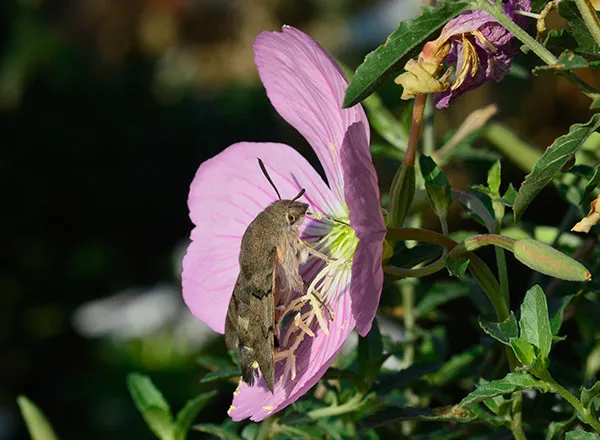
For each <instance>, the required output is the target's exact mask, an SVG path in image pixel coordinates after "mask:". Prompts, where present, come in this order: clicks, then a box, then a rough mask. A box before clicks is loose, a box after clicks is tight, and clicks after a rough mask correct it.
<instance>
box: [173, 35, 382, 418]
mask: <svg viewBox="0 0 600 440" xmlns="http://www.w3.org/2000/svg"><path fill="white" fill-rule="evenodd" d="M254 51H255V62H256V65H257V67H258V72H259V75H260V78H261V80H262V82H263V84H264V86H265V88H266V91H267V95H268V97H269V99H270V100H271V103H272V104H273V106H274V107H275V109H276V110H277V111H278V113H279V114H280V115H281V116H282V117H283V118H284V119H285V120H286V121H287V122H288V123H289V124H291V125H292V126H293V127H294V128H296V129H297V130H298V131H299V132H300V133H301V134H302V135H303V136H304V137H305V138H306V140H307V141H308V142H309V143H310V145H311V146H312V148H313V150H314V151H315V153H316V155H317V157H318V158H319V161H320V162H321V165H322V166H323V169H324V171H325V175H326V178H327V182H328V184H326V183H325V182H324V181H323V179H322V178H321V177H320V176H319V174H318V173H317V172H316V171H315V170H314V169H313V168H312V167H311V166H310V164H309V163H308V162H307V161H306V159H304V158H303V157H302V156H301V155H300V154H299V153H298V152H296V151H295V150H294V149H292V148H291V147H289V146H287V145H283V144H275V143H250V142H241V143H238V144H234V145H232V146H230V147H228V148H227V149H226V150H225V151H223V152H222V153H220V154H218V155H217V156H215V157H213V158H212V159H210V160H208V161H206V162H204V163H203V164H202V165H200V168H199V169H198V172H197V173H196V176H195V178H194V180H193V182H192V185H191V189H190V195H189V200H188V204H189V208H190V217H191V219H192V221H193V223H194V224H195V226H196V227H195V228H194V229H193V231H192V234H191V239H192V242H191V244H190V246H189V248H188V250H187V253H186V255H185V257H184V260H183V273H182V282H183V296H184V300H185V302H186V304H187V305H188V307H189V308H190V310H191V311H192V313H193V314H194V315H195V316H196V317H197V318H198V319H201V320H202V321H204V322H205V323H207V324H208V325H209V326H210V327H211V328H212V329H213V330H215V331H217V332H220V333H223V331H224V326H225V315H226V312H227V306H228V304H229V300H230V298H231V295H232V292H233V287H234V283H235V281H236V278H237V275H238V273H239V266H238V254H239V251H240V243H241V239H242V235H243V233H244V231H245V230H246V228H247V227H248V225H249V224H250V222H251V221H252V220H253V219H254V217H256V215H257V214H258V213H259V212H261V211H262V210H263V209H265V208H266V207H267V206H268V205H269V204H270V203H272V202H274V201H275V200H276V195H275V193H274V191H273V189H272V188H271V186H270V185H269V183H268V182H267V180H266V179H265V178H264V176H263V175H262V173H261V171H260V169H259V167H258V165H257V158H261V159H262V160H263V161H264V163H265V165H266V167H267V170H268V172H269V174H270V175H271V177H272V178H273V181H274V183H275V185H276V186H277V187H278V189H279V192H280V193H281V195H282V197H283V198H289V197H293V196H294V195H296V194H297V193H298V191H299V190H300V189H301V188H305V189H306V193H305V195H304V196H303V198H302V199H301V201H304V202H306V203H308V204H309V205H310V208H309V210H310V211H311V212H313V213H315V215H313V216H312V217H311V216H308V217H307V218H306V219H305V221H304V224H303V226H302V227H301V228H300V233H301V238H302V239H304V240H306V241H309V242H311V243H313V246H314V247H315V249H317V250H319V251H321V252H322V253H324V254H326V255H328V256H329V257H330V258H331V259H333V260H336V261H337V262H339V264H329V265H327V264H325V263H324V262H323V261H321V260H318V259H314V258H311V259H309V260H308V262H307V263H306V264H305V265H304V266H303V267H302V268H301V275H302V277H303V278H304V280H305V282H306V283H307V284H311V285H313V286H315V287H316V288H317V290H318V291H319V293H320V296H321V298H322V299H323V300H324V302H325V303H326V304H327V307H328V308H329V310H330V311H331V312H333V313H332V315H333V319H332V320H331V319H326V320H324V322H321V323H319V322H318V319H316V318H315V316H312V315H311V313H310V311H309V312H308V313H304V312H305V310H307V309H306V308H305V309H303V316H305V317H306V319H305V324H306V325H307V326H308V327H309V328H310V329H311V331H312V333H314V335H312V336H311V335H309V334H308V333H306V332H304V331H302V330H301V329H300V328H295V327H292V325H293V323H288V325H287V327H286V328H284V329H282V335H285V336H283V338H282V340H281V341H280V342H281V343H282V346H281V347H280V349H279V351H287V352H289V353H292V355H293V356H288V357H286V358H285V359H283V360H279V361H276V363H275V388H274V393H273V394H271V392H270V391H269V390H268V389H267V387H266V384H265V382H264V379H263V378H262V377H260V378H259V380H258V382H257V383H256V384H255V385H254V386H253V387H250V386H248V385H247V384H245V383H240V386H239V387H238V389H237V390H236V392H235V393H234V398H233V403H232V405H231V408H230V410H229V414H230V416H231V418H232V419H234V420H241V419H244V418H247V417H250V418H251V419H252V420H254V421H260V420H263V419H265V418H266V417H268V416H269V415H270V414H272V413H274V412H276V411H279V410H281V409H282V408H284V407H286V406H287V405H289V404H290V403H292V402H294V401H295V400H297V399H298V398H299V397H300V396H302V395H303V394H304V393H306V392H307V391H308V390H309V389H310V388H311V387H312V386H313V385H315V383H317V381H318V380H319V379H320V378H321V377H322V376H323V374H324V373H325V371H326V370H327V368H328V367H329V365H330V364H331V363H332V362H333V361H334V359H335V358H336V356H337V355H338V353H339V351H340V349H341V347H342V344H343V342H344V341H345V340H346V338H347V337H348V335H349V334H350V332H351V331H352V330H353V329H354V328H355V327H356V329H357V331H358V333H359V334H361V335H366V334H367V333H368V331H369V330H370V328H371V323H372V320H373V318H374V316H375V311H376V309H377V305H378V303H379V297H380V294H381V288H382V283H383V271H382V268H381V260H382V246H383V238H384V236H385V233H386V229H385V224H384V220H383V216H382V214H381V208H380V204H379V188H378V186H377V175H376V174H375V169H374V168H373V164H372V162H371V156H370V152H369V128H368V124H367V119H366V116H365V113H364V111H363V109H362V107H361V106H360V105H357V106H355V107H353V108H350V109H343V110H342V109H341V104H342V101H343V97H344V92H345V90H346V87H347V85H348V83H347V81H346V79H345V78H344V76H343V74H342V71H341V69H340V67H339V66H338V65H337V63H336V62H335V61H334V60H333V59H332V58H331V57H330V56H329V55H328V54H327V52H325V50H323V48H322V47H321V46H319V44H318V43H316V42H315V41H314V40H312V39H311V38H310V37H308V36H307V35H305V34H304V33H302V32H300V31H298V30H297V29H294V28H292V27H284V28H283V30H282V32H263V33H261V34H260V35H259V36H258V37H257V38H256V42H255V44H254ZM305 307H306V306H305ZM313 315H314V314H313ZM324 316H329V315H328V313H327V312H324ZM288 333H289V334H288ZM276 354H277V350H276ZM276 359H277V356H276Z"/></svg>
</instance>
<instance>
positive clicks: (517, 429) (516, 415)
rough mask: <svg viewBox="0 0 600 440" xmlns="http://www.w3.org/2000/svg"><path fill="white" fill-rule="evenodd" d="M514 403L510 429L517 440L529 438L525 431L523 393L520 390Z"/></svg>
mask: <svg viewBox="0 0 600 440" xmlns="http://www.w3.org/2000/svg"><path fill="white" fill-rule="evenodd" d="M515 394H516V396H514V399H513V405H512V411H511V412H512V419H511V421H510V430H511V431H512V433H513V437H514V438H515V440H527V437H526V436H525V433H524V432H523V426H522V424H521V422H522V414H523V395H522V394H521V392H520V391H518V392H517V393H515Z"/></svg>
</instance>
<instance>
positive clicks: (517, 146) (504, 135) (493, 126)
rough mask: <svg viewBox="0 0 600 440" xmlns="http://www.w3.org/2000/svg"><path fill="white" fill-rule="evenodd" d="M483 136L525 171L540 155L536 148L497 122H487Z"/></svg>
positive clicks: (531, 168) (527, 170)
mask: <svg viewBox="0 0 600 440" xmlns="http://www.w3.org/2000/svg"><path fill="white" fill-rule="evenodd" d="M484 136H485V138H486V139H487V140H488V141H489V142H490V143H492V144H493V145H494V147H496V149H497V150H499V151H500V152H501V153H502V154H503V155H504V156H506V157H507V158H508V159H510V160H511V161H512V162H513V163H514V164H515V165H517V166H518V167H519V168H521V169H522V170H523V171H525V172H526V173H530V172H531V170H533V166H534V165H535V163H536V162H537V161H538V159H539V158H540V157H542V155H541V154H540V152H539V151H538V150H537V149H536V148H534V147H532V146H531V145H529V144H528V143H527V142H524V141H523V140H521V139H520V138H519V136H517V135H516V134H515V132H514V131H512V130H511V129H510V128H508V127H507V126H506V125H504V124H500V123H499V122H492V123H490V124H488V126H487V128H486V129H485V131H484Z"/></svg>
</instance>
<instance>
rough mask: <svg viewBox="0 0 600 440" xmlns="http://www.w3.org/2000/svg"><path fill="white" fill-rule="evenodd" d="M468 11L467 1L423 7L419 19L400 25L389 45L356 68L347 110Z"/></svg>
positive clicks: (397, 72)
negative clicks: (450, 22) (432, 37)
mask: <svg viewBox="0 0 600 440" xmlns="http://www.w3.org/2000/svg"><path fill="white" fill-rule="evenodd" d="M468 9H469V4H468V3H465V2H456V3H454V2H452V3H445V4H444V5H443V6H442V7H440V8H431V7H429V8H424V9H423V13H422V14H421V15H420V16H418V17H416V18H413V19H411V20H406V21H403V22H401V23H400V24H399V25H398V28H397V29H396V30H395V31H394V32H392V34H391V35H390V36H389V37H388V38H387V40H386V42H385V43H384V44H383V45H381V46H379V47H378V48H377V49H375V50H374V51H373V52H371V53H370V54H368V55H367V57H366V58H365V60H364V61H363V63H362V64H361V65H360V66H358V69H356V73H355V74H354V76H353V77H352V80H351V81H350V85H349V86H348V89H347V90H346V96H345V98H344V108H346V107H352V106H353V105H355V104H357V103H359V102H360V101H362V100H363V99H365V98H366V97H367V96H369V95H370V94H371V93H373V91H375V89H377V88H378V87H379V86H380V85H381V84H382V83H384V82H385V81H387V80H389V79H391V78H393V77H394V76H395V75H397V74H399V73H400V72H401V71H402V70H403V69H404V65H405V64H406V62H407V61H408V59H409V58H411V57H412V56H413V55H415V52H416V50H417V49H418V48H419V47H420V46H421V44H422V43H423V42H424V41H426V40H428V39H429V38H430V37H431V36H432V35H433V34H434V33H435V32H436V31H437V30H438V29H439V28H441V27H442V26H443V25H444V24H446V23H447V22H448V21H449V20H451V19H452V18H454V17H456V16H457V15H459V14H460V13H461V12H464V11H466V10H468Z"/></svg>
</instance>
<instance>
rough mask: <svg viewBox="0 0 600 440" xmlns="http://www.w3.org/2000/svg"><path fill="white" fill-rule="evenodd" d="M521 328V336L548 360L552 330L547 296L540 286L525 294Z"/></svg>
mask: <svg viewBox="0 0 600 440" xmlns="http://www.w3.org/2000/svg"><path fill="white" fill-rule="evenodd" d="M519 327H520V328H521V336H522V337H525V339H527V341H529V343H531V344H533V345H534V346H535V347H537V348H538V349H539V350H540V354H541V355H542V356H543V357H544V358H547V357H548V355H549V354H550V347H551V346H552V329H551V327H550V318H549V317H548V304H547V303H546V295H544V291H543V290H542V288H541V287H540V286H538V285H535V286H533V287H532V288H531V289H529V290H528V291H527V293H525V299H524V300H523V304H521V319H520V320H519Z"/></svg>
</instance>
